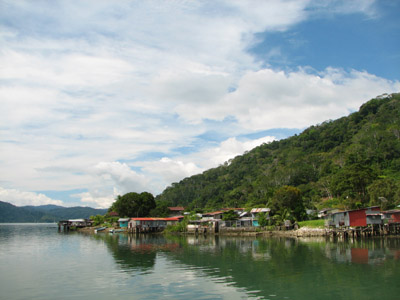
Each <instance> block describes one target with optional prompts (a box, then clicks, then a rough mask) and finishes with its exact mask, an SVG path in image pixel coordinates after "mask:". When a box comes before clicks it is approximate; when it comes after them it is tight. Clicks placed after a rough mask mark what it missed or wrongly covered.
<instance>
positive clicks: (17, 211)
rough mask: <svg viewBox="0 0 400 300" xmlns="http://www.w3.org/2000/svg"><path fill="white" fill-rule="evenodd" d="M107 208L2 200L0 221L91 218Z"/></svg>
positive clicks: (102, 213)
mask: <svg viewBox="0 0 400 300" xmlns="http://www.w3.org/2000/svg"><path fill="white" fill-rule="evenodd" d="M106 212H107V209H96V208H91V207H80V206H77V207H63V206H57V205H41V206H21V207H20V206H15V205H12V204H10V203H7V202H2V201H0V223H31V222H32V223H36V222H37V223H41V222H44V223H46V222H57V221H59V220H62V219H78V218H89V217H90V216H93V215H98V214H99V215H104V214H105V213H106Z"/></svg>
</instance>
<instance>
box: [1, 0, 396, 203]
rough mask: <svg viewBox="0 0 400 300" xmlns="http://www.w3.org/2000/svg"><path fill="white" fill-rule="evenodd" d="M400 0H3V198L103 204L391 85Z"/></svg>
mask: <svg viewBox="0 0 400 300" xmlns="http://www.w3.org/2000/svg"><path fill="white" fill-rule="evenodd" d="M399 15H400V1H392V0H381V1H380V0H376V1H374V0H351V1H346V0H318V1H317V0H265V1H261V0H260V1H256V0H252V1H245V0H240V1H239V0H212V1H211V0H210V1H207V0H204V1H201V0H200V1H193V0H191V1H189V0H187V1H185V0H170V1H161V0H153V1H151V0H150V1H141V0H140V1H129V0H125V1H124V0H121V1H111V0H110V1H106V0H81V1H77V0H65V1H57V0H54V1H45V0H43V1H40V0H35V1H33V0H32V1H22V0H0V43H1V47H0V201H4V202H9V203H12V204H14V205H17V206H23V205H42V204H56V205H63V206H78V205H79V206H90V207H99V208H100V207H102V208H107V207H109V206H110V205H111V204H112V202H113V201H114V200H115V198H116V196H117V195H123V194H125V193H127V192H137V193H141V192H143V191H147V192H150V193H152V194H153V195H154V196H156V195H158V194H160V193H161V192H162V191H163V190H164V189H165V188H166V187H168V186H170V185H171V184H172V183H174V182H179V181H180V180H182V179H183V178H185V177H188V176H191V175H194V174H199V173H202V172H204V171H205V170H207V169H210V168H214V167H217V166H219V165H221V164H223V163H224V162H226V161H228V160H229V159H232V158H234V157H235V156H237V155H241V154H243V153H244V152H245V151H249V150H251V149H252V148H254V147H256V146H258V145H261V144H263V143H269V142H271V141H273V140H280V139H283V138H287V137H290V136H292V135H294V134H298V133H300V132H302V131H303V130H304V129H305V128H307V127H309V126H311V125H316V124H319V123H322V122H324V121H326V120H334V119H337V118H340V117H343V116H347V115H349V114H350V113H351V112H354V111H357V110H358V109H359V107H360V106H361V105H362V104H363V103H365V102H366V101H368V100H370V99H372V98H374V97H376V96H378V95H381V94H384V93H388V94H390V93H394V92H399V91H400V51H399V49H400V20H399V18H398V16H399Z"/></svg>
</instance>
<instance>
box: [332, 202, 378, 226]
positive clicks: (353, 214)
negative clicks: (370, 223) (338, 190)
mask: <svg viewBox="0 0 400 300" xmlns="http://www.w3.org/2000/svg"><path fill="white" fill-rule="evenodd" d="M379 210H380V207H379V206H373V207H368V208H361V209H355V210H347V211H341V212H337V213H334V214H331V215H330V222H329V223H330V225H332V226H335V227H336V228H339V227H342V226H344V227H365V226H367V214H369V213H371V212H374V211H379Z"/></svg>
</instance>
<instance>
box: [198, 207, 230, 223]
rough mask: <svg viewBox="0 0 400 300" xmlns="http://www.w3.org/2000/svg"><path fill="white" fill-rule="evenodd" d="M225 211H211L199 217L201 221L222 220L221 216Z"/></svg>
mask: <svg viewBox="0 0 400 300" xmlns="http://www.w3.org/2000/svg"><path fill="white" fill-rule="evenodd" d="M224 212H225V211H223V210H220V211H213V212H209V213H204V214H203V215H202V217H201V220H202V221H211V220H222V215H223V214H224Z"/></svg>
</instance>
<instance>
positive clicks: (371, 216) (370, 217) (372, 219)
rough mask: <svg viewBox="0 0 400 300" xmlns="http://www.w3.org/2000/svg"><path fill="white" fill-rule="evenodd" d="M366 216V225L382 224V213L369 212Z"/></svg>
mask: <svg viewBox="0 0 400 300" xmlns="http://www.w3.org/2000/svg"><path fill="white" fill-rule="evenodd" d="M366 216H367V225H381V224H383V222H382V213H381V212H380V211H375V210H373V211H369V212H367V213H366Z"/></svg>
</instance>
